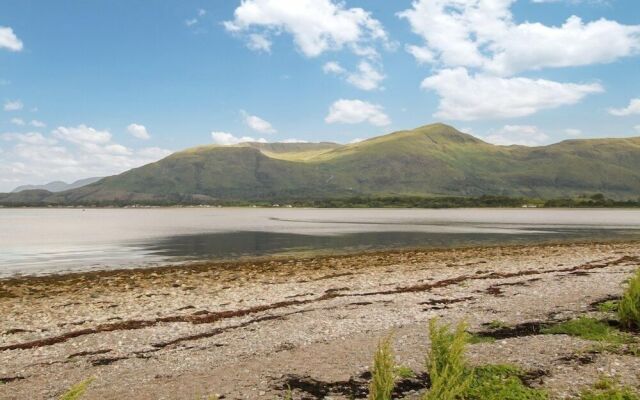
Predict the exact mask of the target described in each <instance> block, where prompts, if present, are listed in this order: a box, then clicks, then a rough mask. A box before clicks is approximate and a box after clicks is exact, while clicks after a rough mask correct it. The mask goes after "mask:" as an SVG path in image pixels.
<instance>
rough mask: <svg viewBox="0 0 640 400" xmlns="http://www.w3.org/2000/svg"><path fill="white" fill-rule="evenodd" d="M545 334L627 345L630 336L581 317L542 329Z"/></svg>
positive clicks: (591, 319)
mask: <svg viewBox="0 0 640 400" xmlns="http://www.w3.org/2000/svg"><path fill="white" fill-rule="evenodd" d="M542 333H543V334H552V335H559V334H565V335H570V336H577V337H580V338H582V339H587V340H597V341H602V342H609V343H627V342H628V341H629V336H628V335H625V334H623V333H622V332H620V331H619V330H617V329H615V328H613V327H611V326H609V325H608V324H607V323H606V322H603V321H600V320H597V319H595V318H588V317H580V318H576V319H572V320H570V321H566V322H561V323H559V324H557V325H553V326H550V327H547V328H544V329H542Z"/></svg>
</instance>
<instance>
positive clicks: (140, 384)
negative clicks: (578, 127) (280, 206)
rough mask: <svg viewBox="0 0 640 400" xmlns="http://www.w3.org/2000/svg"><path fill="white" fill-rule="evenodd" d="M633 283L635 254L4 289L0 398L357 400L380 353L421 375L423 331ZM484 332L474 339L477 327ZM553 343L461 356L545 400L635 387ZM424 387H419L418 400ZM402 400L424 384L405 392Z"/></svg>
mask: <svg viewBox="0 0 640 400" xmlns="http://www.w3.org/2000/svg"><path fill="white" fill-rule="evenodd" d="M638 267H640V243H638V242H625V243H600V244H595V243H584V244H557V245H538V246H512V247H484V248H467V249H448V250H424V251H421V250H412V251H408V250H407V251H390V252H379V253H366V254H355V255H347V256H333V257H332V256H323V257H308V258H295V259H261V260H254V261H243V262H237V263H200V264H193V265H189V266H177V267H164V268H153V269H138V270H122V271H103V272H90V273H78V274H67V275H57V276H48V277H25V278H12V279H3V280H0V314H1V315H2V316H3V318H2V320H1V321H0V381H1V382H3V384H0V398H2V399H5V398H6V399H52V398H57V397H58V396H59V395H60V394H61V393H63V392H64V390H65V389H66V388H68V387H69V386H71V385H73V384H74V383H77V382H79V381H82V380H83V379H86V378H89V377H94V378H95V380H94V381H93V383H92V384H91V385H90V386H89V389H88V391H87V393H86V396H85V397H84V398H86V399H122V398H136V399H183V398H184V399H194V398H198V396H205V395H210V394H213V393H219V394H223V395H224V396H225V398H227V399H253V398H269V399H273V398H279V397H281V396H282V395H283V393H284V388H285V387H287V386H290V387H291V388H292V389H294V398H296V399H299V398H305V399H314V398H325V397H327V396H329V397H331V398H335V399H340V398H345V399H346V398H349V397H350V396H351V395H352V394H355V395H356V398H358V396H359V393H360V392H358V390H360V391H362V390H364V388H366V371H367V368H368V366H369V364H370V359H371V356H372V352H373V350H374V348H375V345H376V343H377V341H378V340H379V338H381V337H383V336H385V335H387V334H389V333H390V332H393V333H394V338H395V340H394V343H395V344H394V347H395V350H396V354H397V362H398V363H399V364H402V365H407V366H409V367H411V368H413V369H414V370H415V371H417V372H422V371H424V366H423V362H424V355H425V354H426V349H427V347H428V340H427V329H426V325H427V321H428V320H429V319H430V318H433V317H435V316H439V317H441V318H443V319H444V320H446V321H451V322H455V321H460V320H466V321H467V322H468V323H469V329H470V330H471V331H481V330H483V329H486V324H487V323H490V322H491V321H496V320H499V321H502V322H504V323H505V324H508V325H510V326H517V325H518V324H523V323H538V324H541V323H550V322H553V321H560V320H565V319H568V318H571V317H575V316H579V315H591V314H593V315H598V312H596V311H594V308H593V306H592V304H594V303H597V302H599V301H603V300H605V299H609V298H613V297H615V296H618V295H619V294H620V293H621V285H622V283H623V281H624V280H625V279H626V278H628V277H629V276H630V275H631V273H632V272H633V271H634V270H635V269H636V268H638ZM483 324H485V325H483ZM592 347H593V343H591V342H589V341H585V340H582V339H577V338H573V337H569V336H565V335H541V334H531V335H518V334H514V335H510V336H509V337H505V338H502V339H501V340H498V341H496V342H494V343H481V344H474V345H471V346H470V350H469V358H470V361H471V362H472V363H476V364H482V363H488V362H491V363H505V362H508V363H513V364H517V365H519V366H521V367H522V368H523V369H525V370H527V371H530V372H531V374H532V377H535V379H533V378H532V380H531V382H530V384H531V385H535V386H540V387H544V388H546V389H547V390H548V391H549V393H550V394H551V396H552V398H565V397H567V396H570V395H575V394H576V393H577V392H578V391H579V390H580V389H581V388H583V387H585V386H588V385H590V384H592V383H593V382H595V381H596V380H597V379H598V376H599V375H601V374H603V373H609V374H614V375H618V376H619V377H620V379H621V381H622V382H623V383H627V384H630V385H635V386H637V387H640V376H639V375H638V371H640V357H636V356H633V355H629V354H616V353H611V352H601V353H597V354H593V355H592V356H590V358H589V359H588V360H587V361H586V362H585V360H584V358H580V355H581V354H584V353H585V352H587V351H589V349H591V348H592ZM421 385H422V386H421ZM402 387H403V389H402V390H401V391H402V393H399V396H398V397H399V398H415V397H416V396H417V395H418V394H419V393H420V391H421V390H423V387H424V385H423V383H421V382H420V381H419V380H415V381H414V382H405V384H404V386H402Z"/></svg>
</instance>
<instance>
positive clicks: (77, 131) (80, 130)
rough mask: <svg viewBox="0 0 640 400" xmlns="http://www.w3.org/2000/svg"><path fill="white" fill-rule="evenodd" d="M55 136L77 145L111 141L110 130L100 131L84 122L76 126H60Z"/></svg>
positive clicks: (54, 131)
mask: <svg viewBox="0 0 640 400" xmlns="http://www.w3.org/2000/svg"><path fill="white" fill-rule="evenodd" d="M53 136H54V137H57V138H59V139H63V140H66V141H68V142H71V143H74V144H77V145H83V146H84V145H96V144H98V145H103V144H107V143H109V142H110V141H111V133H109V131H99V130H97V129H95V128H92V127H90V126H86V125H84V124H82V125H78V126H75V127H66V126H59V127H58V128H56V129H54V130H53Z"/></svg>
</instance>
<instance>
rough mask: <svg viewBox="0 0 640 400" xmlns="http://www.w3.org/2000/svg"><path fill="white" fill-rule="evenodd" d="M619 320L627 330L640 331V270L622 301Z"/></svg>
mask: <svg viewBox="0 0 640 400" xmlns="http://www.w3.org/2000/svg"><path fill="white" fill-rule="evenodd" d="M618 318H619V319H620V323H621V324H622V326H624V327H625V328H628V329H640V269H639V270H638V271H636V274H635V275H634V276H633V277H632V278H631V279H630V280H629V285H628V286H627V288H626V290H625V291H624V293H623V295H622V299H620V304H619V305H618Z"/></svg>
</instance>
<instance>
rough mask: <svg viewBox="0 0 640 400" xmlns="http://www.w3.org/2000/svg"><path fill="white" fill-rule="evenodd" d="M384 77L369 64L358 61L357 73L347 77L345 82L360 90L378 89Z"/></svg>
mask: <svg viewBox="0 0 640 400" xmlns="http://www.w3.org/2000/svg"><path fill="white" fill-rule="evenodd" d="M384 78H385V76H384V74H382V73H381V72H380V71H378V70H377V69H376V68H375V67H374V66H373V65H372V64H371V63H369V62H367V61H360V63H359V64H358V71H357V72H353V73H350V74H349V75H348V76H347V82H349V83H351V84H352V85H353V86H355V87H357V88H359V89H362V90H374V89H378V87H379V86H380V82H382V81H383V80H384Z"/></svg>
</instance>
